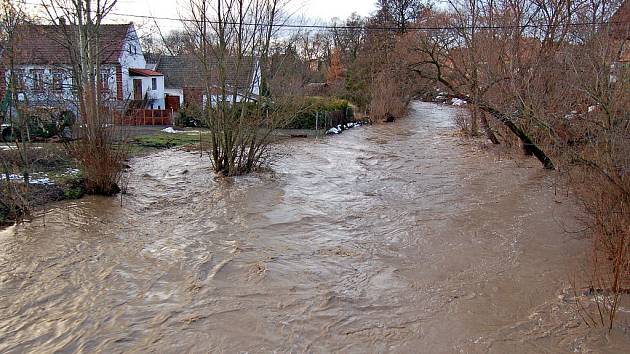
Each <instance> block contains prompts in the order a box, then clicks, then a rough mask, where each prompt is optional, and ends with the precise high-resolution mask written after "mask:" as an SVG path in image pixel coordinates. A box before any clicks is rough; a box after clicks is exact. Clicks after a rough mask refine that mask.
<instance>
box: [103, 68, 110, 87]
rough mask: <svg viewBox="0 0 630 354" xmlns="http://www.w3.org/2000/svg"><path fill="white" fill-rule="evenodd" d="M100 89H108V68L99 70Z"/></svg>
mask: <svg viewBox="0 0 630 354" xmlns="http://www.w3.org/2000/svg"><path fill="white" fill-rule="evenodd" d="M101 90H102V91H103V92H108V91H109V70H107V69H104V70H101Z"/></svg>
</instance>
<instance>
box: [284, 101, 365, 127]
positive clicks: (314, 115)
mask: <svg viewBox="0 0 630 354" xmlns="http://www.w3.org/2000/svg"><path fill="white" fill-rule="evenodd" d="M353 116H354V112H353V110H352V107H351V106H350V104H349V103H348V101H346V100H343V99H338V98H328V97H308V98H306V99H305V100H304V102H302V103H301V104H300V107H299V108H298V113H297V114H296V116H295V118H294V119H293V120H292V121H291V123H289V125H288V126H287V128H291V129H315V126H316V123H317V126H318V128H319V129H327V128H330V127H332V126H336V125H338V124H345V123H347V122H349V121H352V120H353V119H352V117H353Z"/></svg>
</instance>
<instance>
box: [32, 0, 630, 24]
mask: <svg viewBox="0 0 630 354" xmlns="http://www.w3.org/2000/svg"><path fill="white" fill-rule="evenodd" d="M21 3H22V4H24V5H32V6H40V7H44V8H46V7H49V5H45V4H41V3H29V2H26V1H21ZM57 7H58V8H62V9H65V10H73V9H72V8H67V7H63V6H57ZM107 15H112V16H123V17H131V18H142V19H148V20H163V21H177V22H191V23H201V22H202V21H199V20H193V19H187V18H175V17H161V16H150V15H137V14H125V13H118V12H108V13H107ZM205 22H206V23H207V24H211V25H213V24H214V25H218V24H223V25H229V26H236V25H240V26H270V25H269V24H265V23H253V22H242V23H241V22H233V21H221V22H220V21H215V20H206V21H205ZM628 22H629V21H598V22H574V23H562V24H551V23H546V24H525V25H497V26H487V25H484V26H469V25H466V26H406V27H405V28H404V29H405V31H443V30H500V29H536V28H553V27H564V26H569V27H582V26H607V25H613V24H623V23H628ZM271 27H272V28H286V29H337V30H366V31H400V30H401V28H400V27H392V26H370V25H365V26H349V25H341V26H337V25H316V24H303V25H301V24H287V23H273V24H271Z"/></svg>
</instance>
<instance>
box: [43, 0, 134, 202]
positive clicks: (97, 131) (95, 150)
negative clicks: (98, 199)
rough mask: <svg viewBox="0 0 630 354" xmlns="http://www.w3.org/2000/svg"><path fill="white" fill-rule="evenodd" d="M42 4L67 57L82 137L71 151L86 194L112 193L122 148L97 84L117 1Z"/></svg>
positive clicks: (115, 188)
mask: <svg viewBox="0 0 630 354" xmlns="http://www.w3.org/2000/svg"><path fill="white" fill-rule="evenodd" d="M44 4H45V10H46V13H47V15H48V19H49V21H50V22H52V23H53V24H54V26H55V29H56V31H55V32H56V35H57V38H58V40H59V41H60V42H61V43H63V45H64V47H65V49H66V50H67V55H68V56H69V58H70V65H71V73H72V74H71V76H72V85H73V89H74V95H75V97H74V98H75V100H76V105H77V107H78V111H79V123H80V130H79V134H80V139H79V140H78V141H77V142H76V143H75V144H73V145H72V146H71V149H72V152H73V154H74V156H75V157H76V158H77V160H78V162H79V163H80V165H81V168H82V170H83V172H84V174H85V177H86V184H87V191H88V192H89V193H96V194H105V195H110V194H113V193H116V192H118V190H119V187H118V183H119V181H120V179H121V176H122V163H121V161H122V160H123V159H124V158H125V156H126V153H125V149H124V148H117V147H116V146H115V139H116V138H117V132H116V131H115V130H114V129H113V128H112V127H111V123H112V122H113V120H112V111H111V110H110V109H107V106H106V95H105V94H104V92H103V90H101V89H100V88H101V87H102V82H101V80H102V77H101V75H100V73H101V64H102V61H103V57H104V49H105V48H107V44H105V43H107V42H106V39H107V38H104V37H103V36H102V30H101V28H102V25H103V21H104V19H105V17H106V16H107V15H108V13H109V12H110V11H111V10H112V9H113V7H114V6H115V5H116V0H97V1H93V0H72V1H69V0H68V1H66V0H49V1H47V2H45V3H44ZM110 45H111V44H110Z"/></svg>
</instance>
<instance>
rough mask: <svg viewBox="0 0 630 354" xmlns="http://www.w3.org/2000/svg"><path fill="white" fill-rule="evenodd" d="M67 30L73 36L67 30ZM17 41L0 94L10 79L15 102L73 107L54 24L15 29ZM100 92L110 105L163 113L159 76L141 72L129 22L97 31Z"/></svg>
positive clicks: (1, 76)
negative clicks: (157, 110) (15, 93)
mask: <svg viewBox="0 0 630 354" xmlns="http://www.w3.org/2000/svg"><path fill="white" fill-rule="evenodd" d="M68 28H69V29H68V32H69V33H71V32H72V28H71V26H68ZM16 31H17V36H16V38H20V39H21V40H19V41H18V42H17V45H16V48H15V50H14V51H13V53H14V54H13V75H10V73H11V67H10V66H9V65H8V64H7V63H8V60H7V59H8V58H4V57H3V62H4V65H3V66H2V67H0V94H2V95H3V94H4V91H5V90H6V88H7V86H8V84H9V82H8V81H9V78H10V77H13V79H14V80H15V84H16V86H17V90H16V91H17V94H18V99H20V100H23V101H26V103H27V104H28V105H29V106H49V107H54V106H65V107H67V108H69V109H73V110H76V107H74V104H75V103H74V102H75V100H74V86H73V70H72V65H71V63H72V61H71V55H72V54H71V51H70V50H68V48H67V47H66V46H65V43H67V41H65V37H63V36H62V31H61V30H60V28H59V27H58V26H48V25H25V26H20V27H18V28H17V29H16ZM99 37H100V43H99V49H100V50H99V54H100V57H101V63H100V64H101V72H100V76H101V87H100V89H101V90H102V91H101V92H102V93H103V97H105V100H106V102H107V104H109V105H110V106H114V107H125V106H127V105H133V106H135V107H138V108H149V109H163V108H164V106H165V104H164V76H163V75H162V74H161V73H159V72H156V71H154V70H149V69H146V62H145V59H144V55H143V53H142V48H141V46H140V41H139V39H138V35H137V33H136V30H135V27H134V25H133V23H128V24H104V25H101V27H100V36H99Z"/></svg>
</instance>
